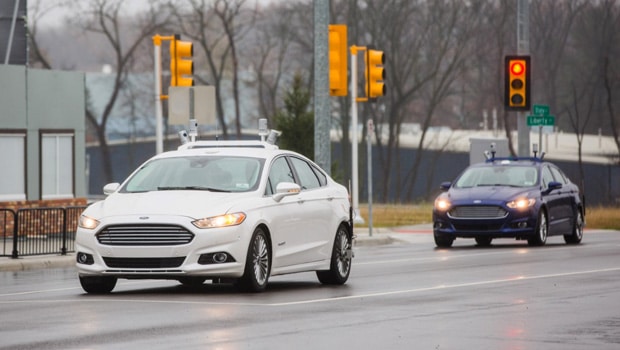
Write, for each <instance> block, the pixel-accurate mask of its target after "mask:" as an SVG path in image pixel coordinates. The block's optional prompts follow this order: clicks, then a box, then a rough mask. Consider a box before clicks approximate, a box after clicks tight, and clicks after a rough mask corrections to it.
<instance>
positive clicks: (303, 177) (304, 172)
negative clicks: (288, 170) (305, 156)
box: [289, 157, 321, 190]
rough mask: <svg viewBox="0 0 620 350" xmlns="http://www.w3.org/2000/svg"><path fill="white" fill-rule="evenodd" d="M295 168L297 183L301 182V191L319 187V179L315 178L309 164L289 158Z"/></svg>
mask: <svg viewBox="0 0 620 350" xmlns="http://www.w3.org/2000/svg"><path fill="white" fill-rule="evenodd" d="M289 159H290V160H291V162H292V163H293V166H294V167H295V171H297V175H299V181H300V182H301V188H302V190H309V189H312V188H318V187H321V184H320V183H319V179H318V178H317V177H316V174H315V173H314V171H312V169H311V168H310V164H308V163H307V162H306V161H304V160H302V159H299V158H296V157H290V158H289Z"/></svg>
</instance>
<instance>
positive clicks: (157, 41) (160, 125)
mask: <svg viewBox="0 0 620 350" xmlns="http://www.w3.org/2000/svg"><path fill="white" fill-rule="evenodd" d="M164 38H166V37H162V36H160V35H155V36H153V46H154V57H153V61H154V62H155V64H154V66H155V68H154V70H155V153H156V154H160V153H162V152H163V151H164V137H163V134H164V132H163V130H164V112H163V107H162V102H161V101H162V94H161V42H162V40H164Z"/></svg>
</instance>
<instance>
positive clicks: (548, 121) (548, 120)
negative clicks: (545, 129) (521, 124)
mask: <svg viewBox="0 0 620 350" xmlns="http://www.w3.org/2000/svg"><path fill="white" fill-rule="evenodd" d="M553 125H555V116H553V115H546V116H540V115H528V116H527V126H553Z"/></svg>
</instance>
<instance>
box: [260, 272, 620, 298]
mask: <svg viewBox="0 0 620 350" xmlns="http://www.w3.org/2000/svg"><path fill="white" fill-rule="evenodd" d="M615 271H620V267H610V268H605V269H597V270H587V271H575V272H564V273H554V274H544V275H537V276H517V277H511V278H501V279H496V280H488V281H478V282H466V283H457V284H442V285H438V286H431V287H422V288H414V289H403V290H394V291H387V292H375V293H366V294H359V295H349V296H346V297H336V298H325V299H311V300H302V301H293V302H286V303H274V304H269V306H290V305H302V304H312V303H323V302H332V301H340V300H350V299H362V298H373V297H381V296H390V295H399V294H411V293H419V292H428V291H434V290H443V289H453V288H463V287H478V286H483V285H490V284H500V283H512V282H517V281H527V280H535V279H544V278H558V277H567V276H577V275H585V274H596V273H605V272H615Z"/></svg>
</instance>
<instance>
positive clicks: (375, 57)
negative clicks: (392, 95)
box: [365, 49, 386, 98]
mask: <svg viewBox="0 0 620 350" xmlns="http://www.w3.org/2000/svg"><path fill="white" fill-rule="evenodd" d="M365 58H366V97H368V98H377V97H380V96H384V95H385V92H386V89H385V84H384V81H385V68H383V64H384V63H385V55H384V54H383V51H379V50H371V49H368V50H366V56H365Z"/></svg>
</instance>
